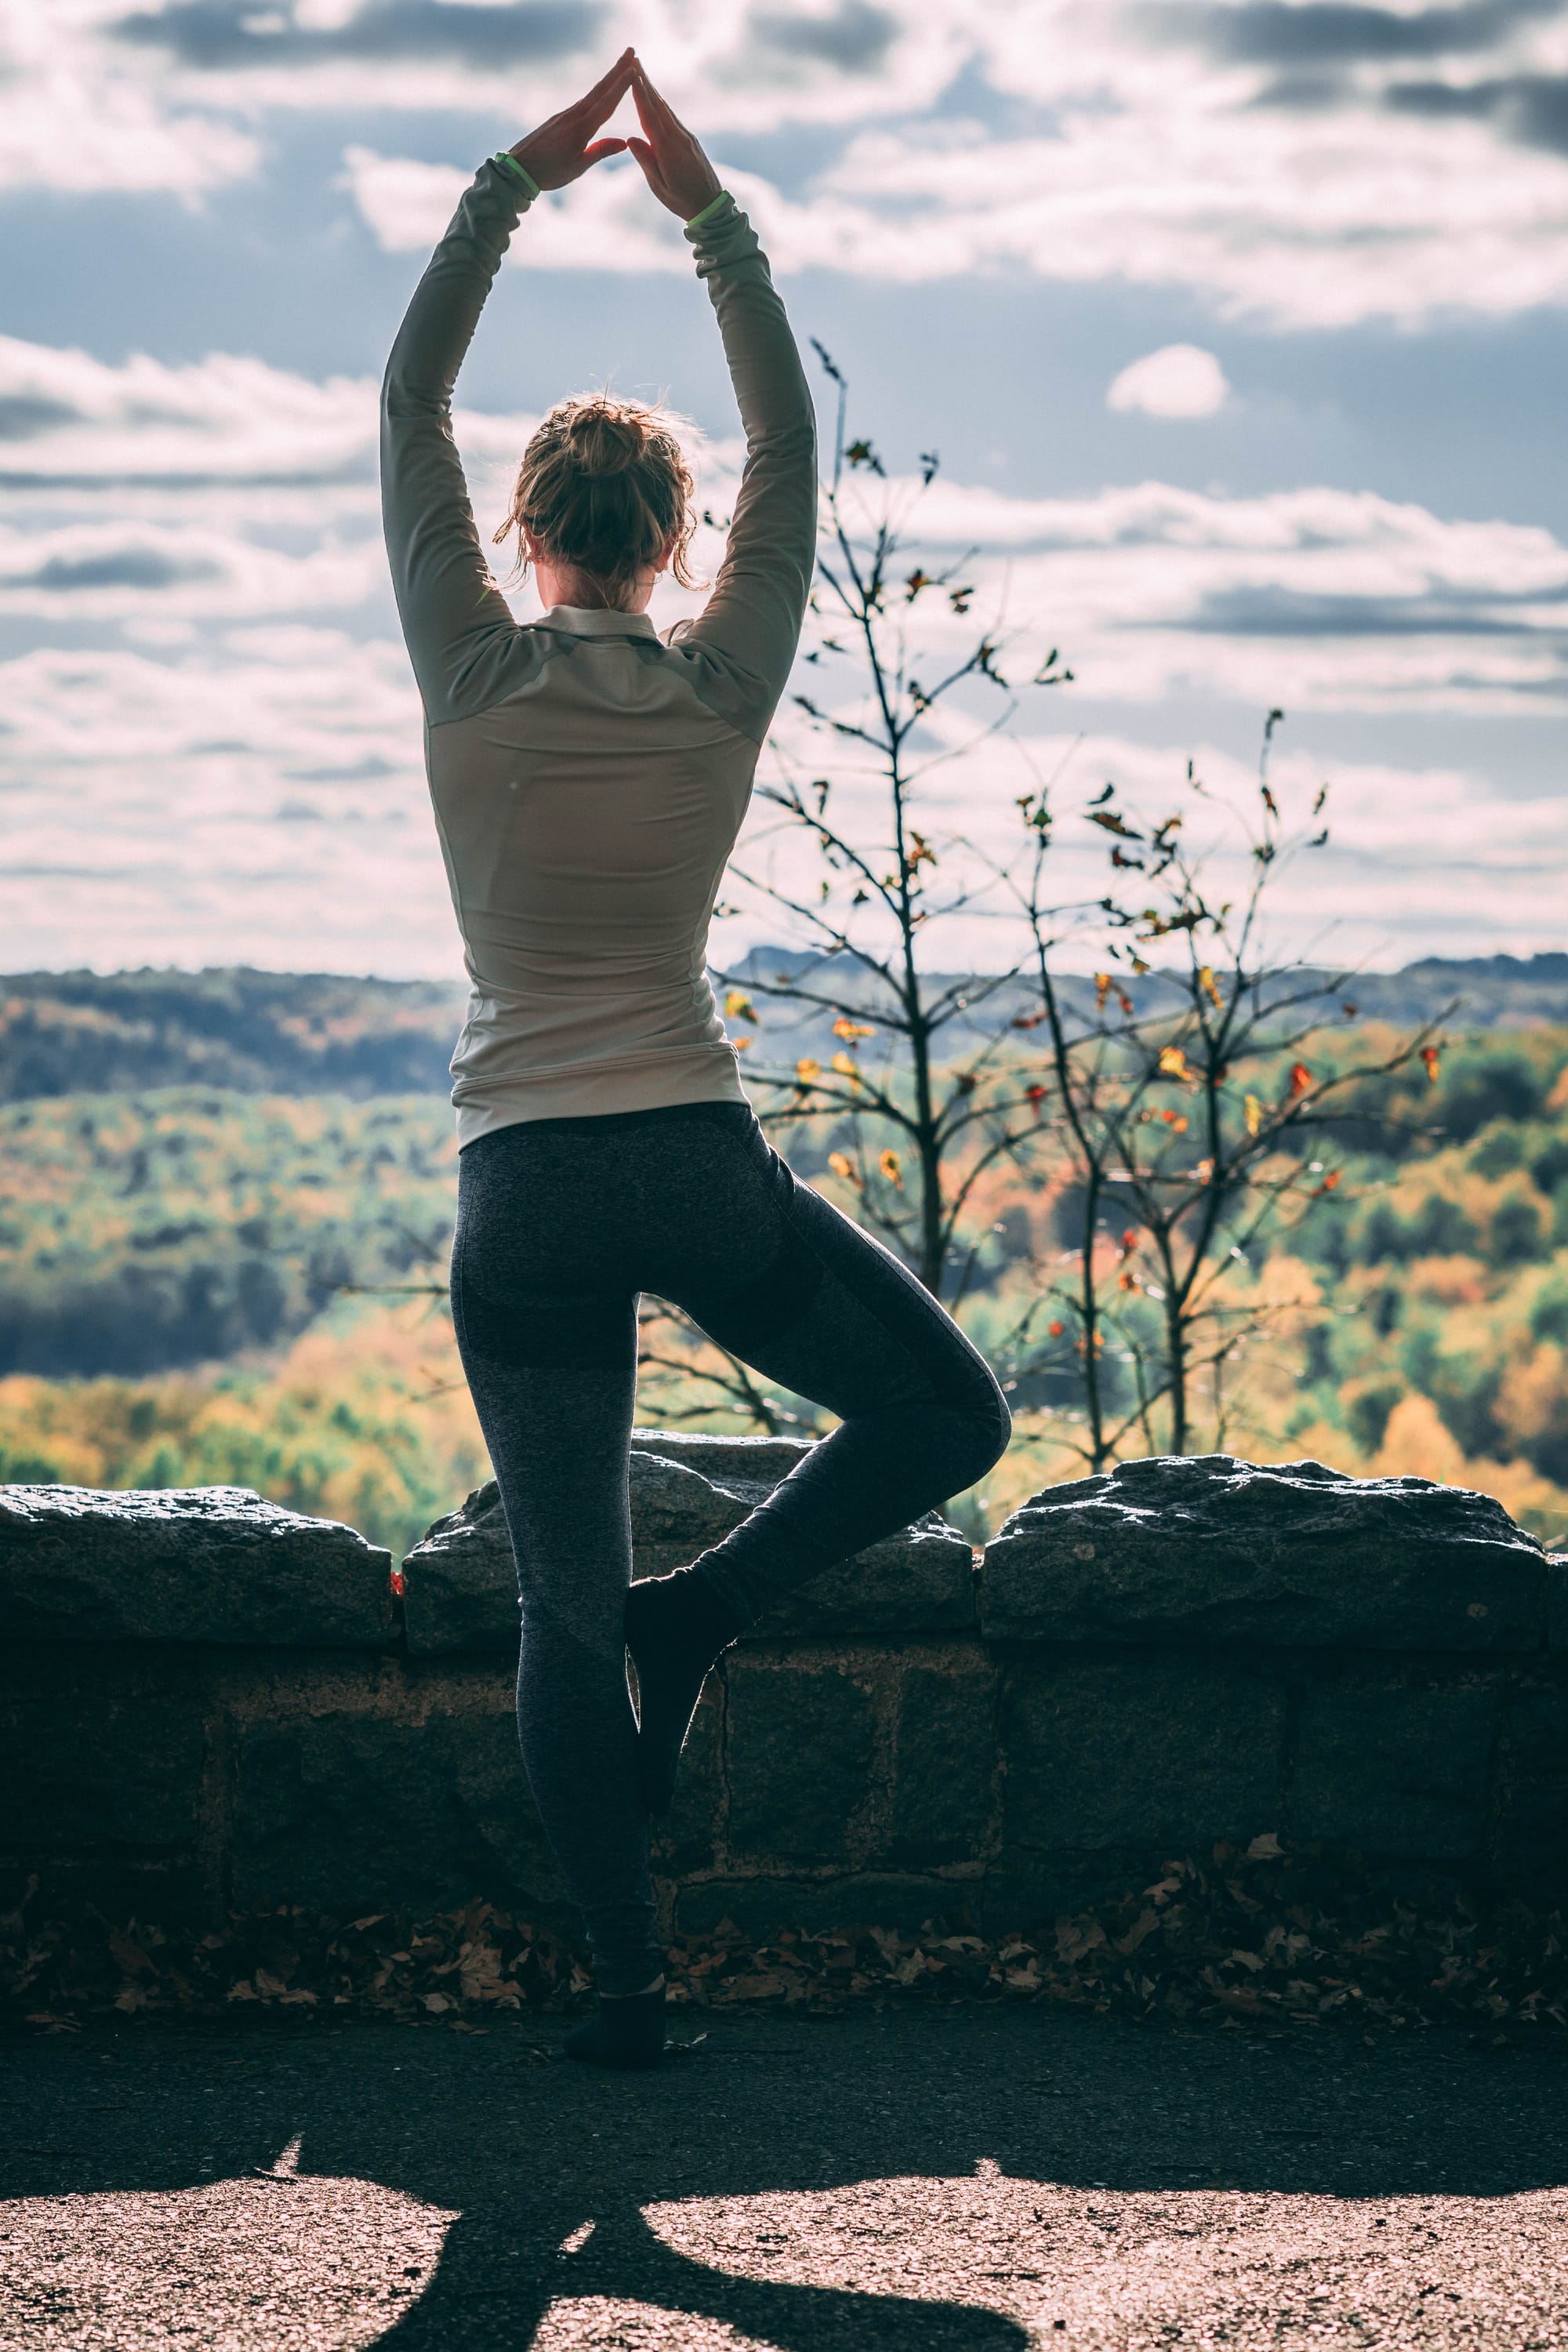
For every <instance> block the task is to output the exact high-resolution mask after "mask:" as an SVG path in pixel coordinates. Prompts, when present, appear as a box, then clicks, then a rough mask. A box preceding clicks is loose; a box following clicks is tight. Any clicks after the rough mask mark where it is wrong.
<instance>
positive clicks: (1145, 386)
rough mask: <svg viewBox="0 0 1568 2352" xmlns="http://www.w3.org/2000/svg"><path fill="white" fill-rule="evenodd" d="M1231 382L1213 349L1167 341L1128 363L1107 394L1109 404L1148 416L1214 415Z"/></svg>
mask: <svg viewBox="0 0 1568 2352" xmlns="http://www.w3.org/2000/svg"><path fill="white" fill-rule="evenodd" d="M1229 392H1230V386H1229V384H1228V383H1226V378H1225V370H1224V369H1223V368H1222V367H1221V365H1220V363H1219V362H1218V360H1216V359H1215V355H1214V353H1213V352H1205V351H1200V350H1199V348H1198V346H1197V345H1196V343H1165V344H1163V345H1162V347H1161V348H1160V350H1159V351H1157V352H1147V353H1145V355H1144V357H1143V358H1142V359H1141V360H1134V361H1133V362H1132V364H1131V367H1124V368H1123V369H1122V371H1121V374H1120V375H1119V376H1117V377H1116V378H1115V379H1114V381H1113V382H1112V383H1111V384H1110V389H1109V390H1108V391H1107V393H1106V395H1105V404H1106V406H1107V408H1112V409H1121V410H1127V409H1142V411H1143V413H1144V415H1147V416H1212V415H1214V414H1215V410H1216V409H1218V408H1222V407H1223V406H1224V405H1225V403H1226V398H1227V397H1228V395H1229Z"/></svg>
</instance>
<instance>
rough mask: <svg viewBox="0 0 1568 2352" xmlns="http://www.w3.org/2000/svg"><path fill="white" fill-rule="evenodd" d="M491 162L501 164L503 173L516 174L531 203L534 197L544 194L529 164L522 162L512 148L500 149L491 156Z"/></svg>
mask: <svg viewBox="0 0 1568 2352" xmlns="http://www.w3.org/2000/svg"><path fill="white" fill-rule="evenodd" d="M490 161H491V163H499V164H500V167H501V169H502V171H504V172H510V173H514V174H515V176H516V177H517V178H518V179H519V180H521V183H522V184H523V187H524V189H525V190H526V191H527V194H528V196H529V199H530V201H531V200H532V199H533V197H535V196H537V195H539V194H541V193H542V191H541V189H540V185H539V183H538V181H537V180H536V179H535V178H534V176H533V173H531V171H530V170H529V168H528V166H527V164H526V163H524V162H523V161H522V159H521V156H519V155H514V154H513V153H512V152H511V149H510V147H498V148H497V150H496V152H495V153H494V154H493V155H492V156H491V158H490Z"/></svg>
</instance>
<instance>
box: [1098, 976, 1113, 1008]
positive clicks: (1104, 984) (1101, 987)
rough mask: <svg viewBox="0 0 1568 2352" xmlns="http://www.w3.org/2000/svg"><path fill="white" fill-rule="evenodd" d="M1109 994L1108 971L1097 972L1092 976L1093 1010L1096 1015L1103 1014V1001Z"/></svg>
mask: <svg viewBox="0 0 1568 2352" xmlns="http://www.w3.org/2000/svg"><path fill="white" fill-rule="evenodd" d="M1109 995H1110V973H1109V972H1108V971H1097V972H1096V973H1095V975H1094V1009H1095V1011H1096V1012H1097V1013H1103V1012H1104V1010H1105V1000H1106V998H1107V997H1108V996H1109Z"/></svg>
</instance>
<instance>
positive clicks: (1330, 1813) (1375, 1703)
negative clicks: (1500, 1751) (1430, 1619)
mask: <svg viewBox="0 0 1568 2352" xmlns="http://www.w3.org/2000/svg"><path fill="white" fill-rule="evenodd" d="M1496 1724H1497V1700H1496V1697H1495V1696H1494V1695H1493V1693H1492V1692H1490V1691H1489V1690H1466V1689H1451V1690H1447V1689H1436V1690H1434V1689H1389V1688H1386V1687H1381V1686H1379V1685H1374V1684H1361V1683H1343V1682H1339V1681H1334V1682H1330V1683H1323V1684H1320V1685H1317V1686H1316V1687H1314V1688H1312V1689H1310V1690H1308V1691H1307V1692H1305V1693H1304V1694H1303V1696H1302V1700H1301V1711H1300V1722H1299V1725H1298V1728H1297V1735H1296V1759H1295V1769H1294V1772H1293V1774H1292V1778H1291V1788H1290V1799H1289V1808H1288V1811H1287V1816H1286V1818H1287V1822H1288V1825H1289V1829H1290V1831H1291V1832H1292V1833H1293V1834H1294V1835H1296V1836H1298V1837H1307V1838H1322V1839H1324V1840H1326V1841H1327V1842H1328V1843H1330V1844H1331V1845H1336V1846H1348V1847H1351V1848H1353V1849H1358V1850H1360V1851H1362V1852H1364V1853H1373V1854H1402V1855H1408V1856H1410V1857H1412V1858H1415V1859H1418V1860H1421V1861H1424V1862H1467V1861H1468V1860H1470V1859H1471V1858H1472V1857H1473V1856H1474V1855H1475V1854H1477V1853H1479V1850H1480V1846H1481V1842H1482V1839H1483V1837H1484V1835H1485V1832H1486V1815H1487V1770H1488V1764H1489V1759H1490V1754H1491V1746H1492V1740H1493V1737H1494V1733H1495V1729H1496Z"/></svg>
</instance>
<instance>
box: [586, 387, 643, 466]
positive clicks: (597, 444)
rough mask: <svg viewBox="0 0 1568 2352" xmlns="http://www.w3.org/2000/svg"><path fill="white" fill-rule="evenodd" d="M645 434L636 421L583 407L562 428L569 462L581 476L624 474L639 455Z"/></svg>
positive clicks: (601, 409) (605, 411) (598, 408)
mask: <svg viewBox="0 0 1568 2352" xmlns="http://www.w3.org/2000/svg"><path fill="white" fill-rule="evenodd" d="M566 441H567V446H569V448H570V450H571V452H572V459H573V463H574V465H576V466H577V467H580V468H581V470H582V471H583V472H584V474H588V475H590V476H592V475H605V474H624V473H625V472H626V468H627V467H628V466H635V465H636V463H637V459H638V458H639V457H641V456H642V453H643V446H644V444H645V443H646V441H647V433H646V431H645V430H644V427H643V425H642V424H641V422H640V420H639V419H638V418H637V417H636V416H628V415H626V414H625V413H624V412H622V413H617V412H616V410H614V409H611V408H608V407H600V406H599V405H598V404H592V405H589V404H584V406H583V407H581V408H579V409H578V411H577V412H576V414H575V415H574V416H572V417H570V418H569V419H568V421H567V425H566Z"/></svg>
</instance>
